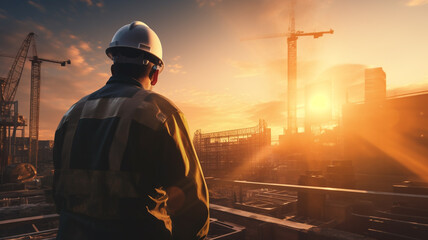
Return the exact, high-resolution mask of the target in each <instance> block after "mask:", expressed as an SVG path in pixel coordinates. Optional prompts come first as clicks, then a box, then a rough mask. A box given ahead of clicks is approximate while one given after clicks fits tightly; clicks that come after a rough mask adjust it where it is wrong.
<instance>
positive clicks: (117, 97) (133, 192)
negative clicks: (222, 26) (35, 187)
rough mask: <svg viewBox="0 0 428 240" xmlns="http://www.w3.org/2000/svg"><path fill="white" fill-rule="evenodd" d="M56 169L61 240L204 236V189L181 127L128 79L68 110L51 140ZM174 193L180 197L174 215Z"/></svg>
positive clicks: (173, 113) (169, 107) (169, 109)
mask: <svg viewBox="0 0 428 240" xmlns="http://www.w3.org/2000/svg"><path fill="white" fill-rule="evenodd" d="M54 164H55V169H56V170H55V181H54V189H53V190H54V198H55V202H56V204H57V207H58V210H59V211H60V212H61V220H60V229H59V234H58V238H59V239H125V238H132V239H135V236H136V235H135V234H139V235H141V236H142V237H144V239H168V238H170V237H171V232H173V235H174V237H175V238H183V239H195V238H200V237H203V236H205V235H206V234H207V231H208V209H207V207H208V199H207V198H208V196H207V191H206V185H205V182H204V179H203V175H202V173H201V169H200V165H199V162H198V159H197V156H196V154H195V152H194V148H193V146H192V144H191V141H190V139H188V132H187V127H186V123H185V120H184V118H183V116H182V114H181V112H180V111H179V110H178V109H177V108H176V107H175V106H174V105H173V104H171V103H170V102H169V101H168V100H167V99H166V98H164V97H162V96H160V95H159V94H156V93H153V92H151V91H146V90H144V89H142V88H141V86H140V85H139V83H138V82H137V81H135V80H134V79H132V78H129V77H118V76H115V77H112V78H111V79H110V80H109V81H108V83H107V84H106V85H105V86H104V87H103V88H101V89H100V90H98V91H96V92H94V93H92V94H90V95H89V96H87V97H85V98H83V99H81V100H80V101H79V102H77V103H76V104H75V105H73V106H72V107H71V109H70V110H69V111H68V112H67V113H66V114H65V116H64V118H63V119H62V121H61V123H60V125H59V126H58V129H57V131H56V134H55V147H54ZM171 187H175V188H176V189H179V192H180V191H181V193H183V194H184V195H183V196H184V199H183V198H180V199H179V202H180V204H179V209H176V210H175V211H174V214H173V215H171V213H170V211H167V205H166V202H167V200H168V194H167V191H168V189H169V188H171ZM178 195H180V194H178ZM169 197H170V198H171V196H169ZM183 201H185V202H184V203H183ZM176 204H177V203H176Z"/></svg>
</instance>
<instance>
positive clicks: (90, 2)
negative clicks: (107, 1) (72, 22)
mask: <svg viewBox="0 0 428 240" xmlns="http://www.w3.org/2000/svg"><path fill="white" fill-rule="evenodd" d="M80 1H81V2H84V3H86V5H88V6H92V5H94V3H93V2H92V0H80Z"/></svg>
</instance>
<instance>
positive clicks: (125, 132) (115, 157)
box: [109, 91, 151, 170]
mask: <svg viewBox="0 0 428 240" xmlns="http://www.w3.org/2000/svg"><path fill="white" fill-rule="evenodd" d="M149 93H150V92H148V91H138V92H137V93H136V94H135V95H134V96H133V97H132V98H128V101H127V102H125V103H124V104H126V106H124V107H122V108H123V109H126V111H121V116H120V121H119V123H118V125H117V129H116V133H115V134H114V138H113V142H112V144H111V147H110V152H109V166H110V167H109V168H110V170H120V165H121V164H122V160H123V159H122V158H123V153H124V152H125V149H126V144H127V143H128V136H129V128H130V125H131V120H132V118H133V115H134V110H135V109H136V108H137V107H138V105H139V104H141V102H143V101H144V98H145V97H146V96H147V95H148V94H149ZM145 117H146V118H147V117H151V116H150V115H149V114H146V116H145Z"/></svg>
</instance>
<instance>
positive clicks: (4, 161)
mask: <svg viewBox="0 0 428 240" xmlns="http://www.w3.org/2000/svg"><path fill="white" fill-rule="evenodd" d="M33 38H34V33H32V32H31V33H29V34H28V35H27V37H26V38H25V39H24V41H23V42H22V44H21V47H20V48H19V50H18V53H17V54H16V57H15V59H14V61H13V63H12V67H11V68H10V70H9V73H8V75H7V78H2V79H1V81H0V82H1V88H0V89H1V92H0V95H1V98H0V150H1V154H0V158H1V159H0V168H1V169H0V170H1V175H2V180H3V173H4V171H5V168H6V166H7V165H8V161H9V158H10V156H11V155H12V154H11V153H12V152H13V150H12V147H14V145H15V134H16V129H17V127H18V125H21V126H23V125H25V122H23V121H21V122H18V109H17V105H18V104H17V102H16V101H14V99H15V94H16V91H17V89H18V85H19V81H20V80H21V75H22V70H23V69H24V65H25V60H26V59H27V54H28V49H29V47H30V44H31V41H32V40H33ZM12 108H13V113H12ZM11 128H12V133H11Z"/></svg>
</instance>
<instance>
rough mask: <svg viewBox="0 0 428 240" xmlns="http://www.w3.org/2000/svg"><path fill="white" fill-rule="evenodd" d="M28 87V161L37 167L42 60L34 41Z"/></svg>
mask: <svg viewBox="0 0 428 240" xmlns="http://www.w3.org/2000/svg"><path fill="white" fill-rule="evenodd" d="M30 61H31V87H30V126H29V131H28V142H29V148H28V152H29V162H30V163H31V164H33V166H35V167H36V169H37V160H38V152H39V144H38V142H39V113H40V70H41V65H42V61H41V60H39V58H38V56H37V48H36V41H33V57H32V58H31V59H30Z"/></svg>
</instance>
